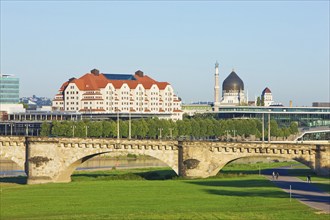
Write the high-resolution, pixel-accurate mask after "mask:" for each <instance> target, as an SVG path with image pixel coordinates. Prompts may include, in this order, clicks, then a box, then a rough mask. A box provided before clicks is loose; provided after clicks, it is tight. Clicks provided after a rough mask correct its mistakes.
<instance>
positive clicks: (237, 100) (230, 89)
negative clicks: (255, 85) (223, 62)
mask: <svg viewBox="0 0 330 220" xmlns="http://www.w3.org/2000/svg"><path fill="white" fill-rule="evenodd" d="M214 81H215V82H214V103H213V110H214V111H217V110H218V109H219V107H220V106H240V105H247V98H246V95H245V91H244V83H243V80H241V78H240V77H239V76H238V75H237V74H236V73H235V71H234V70H233V71H232V72H231V73H230V74H229V75H228V76H227V78H226V79H225V80H224V81H223V83H222V97H221V98H220V86H219V63H218V62H216V63H215V75H214Z"/></svg>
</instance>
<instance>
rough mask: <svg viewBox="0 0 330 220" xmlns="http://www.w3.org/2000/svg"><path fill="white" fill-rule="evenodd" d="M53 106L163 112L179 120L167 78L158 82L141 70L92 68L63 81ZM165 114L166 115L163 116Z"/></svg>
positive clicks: (96, 110)
mask: <svg viewBox="0 0 330 220" xmlns="http://www.w3.org/2000/svg"><path fill="white" fill-rule="evenodd" d="M52 106H53V110H59V111H67V112H79V113H83V114H84V113H86V114H91V113H132V114H143V113H146V114H150V113H155V114H160V115H161V114H164V117H165V115H170V119H172V120H181V119H182V115H183V112H182V111H181V100H180V99H179V97H177V96H176V95H175V94H174V89H173V87H172V86H171V85H170V84H169V83H167V82H158V81H156V80H154V79H152V78H150V77H149V76H147V75H144V73H143V72H142V71H140V70H139V71H136V72H135V74H134V75H131V74H103V73H99V71H98V70H96V69H94V70H92V71H91V72H90V73H87V74H85V75H83V76H82V77H80V78H79V79H75V78H71V79H69V80H68V81H67V82H65V83H64V84H63V85H62V86H61V88H60V89H59V91H58V93H57V94H56V96H55V98H54V100H53V105H52ZM165 118H166V117H165Z"/></svg>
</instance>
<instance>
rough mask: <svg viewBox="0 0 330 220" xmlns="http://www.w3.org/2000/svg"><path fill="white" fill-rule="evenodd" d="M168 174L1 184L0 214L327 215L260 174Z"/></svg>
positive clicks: (84, 175) (85, 175)
mask: <svg viewBox="0 0 330 220" xmlns="http://www.w3.org/2000/svg"><path fill="white" fill-rule="evenodd" d="M234 167H237V166H234ZM234 167H232V169H234ZM226 169H227V171H228V170H230V169H229V168H226ZM155 170H156V171H155ZM173 176H175V175H174V172H173V171H171V170H167V169H160V168H154V169H135V170H126V171H122V170H120V171H118V170H109V171H97V172H76V173H75V174H74V175H73V178H72V179H73V181H72V182H71V183H63V184H43V185H24V184H12V183H1V203H0V204H1V211H0V214H1V216H0V219H1V220H5V219H45V220H47V219H327V220H328V219H329V218H330V217H329V215H327V214H316V213H315V212H316V211H315V210H312V209H311V208H309V207H307V206H305V205H303V204H302V203H300V202H298V201H296V200H292V201H291V202H290V200H289V198H288V194H286V193H284V192H283V191H282V190H281V189H278V188H277V187H275V186H274V185H273V183H272V182H271V181H268V180H265V179H264V177H263V176H259V175H253V174H252V175H241V174H239V175H236V174H226V175H222V174H220V176H218V177H212V178H209V179H195V180H187V179H181V178H176V177H174V178H173ZM171 178H173V179H171ZM152 179H168V180H152ZM7 180H10V179H7ZM11 180H12V179H11ZM0 181H2V182H4V181H6V180H5V179H2V180H0Z"/></svg>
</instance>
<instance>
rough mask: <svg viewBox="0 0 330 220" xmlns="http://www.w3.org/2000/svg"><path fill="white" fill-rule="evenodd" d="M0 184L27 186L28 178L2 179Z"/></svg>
mask: <svg viewBox="0 0 330 220" xmlns="http://www.w3.org/2000/svg"><path fill="white" fill-rule="evenodd" d="M0 183H16V184H26V183H27V177H26V176H14V177H0Z"/></svg>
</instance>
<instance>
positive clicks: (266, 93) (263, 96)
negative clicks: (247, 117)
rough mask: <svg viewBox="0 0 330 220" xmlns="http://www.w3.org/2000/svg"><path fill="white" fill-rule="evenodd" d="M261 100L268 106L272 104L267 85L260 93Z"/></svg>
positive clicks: (271, 96)
mask: <svg viewBox="0 0 330 220" xmlns="http://www.w3.org/2000/svg"><path fill="white" fill-rule="evenodd" d="M261 100H263V103H264V106H267V107H268V106H270V105H272V104H273V102H274V101H273V95H272V92H271V91H270V89H269V88H268V87H266V88H265V89H264V90H263V91H262V93H261Z"/></svg>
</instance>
